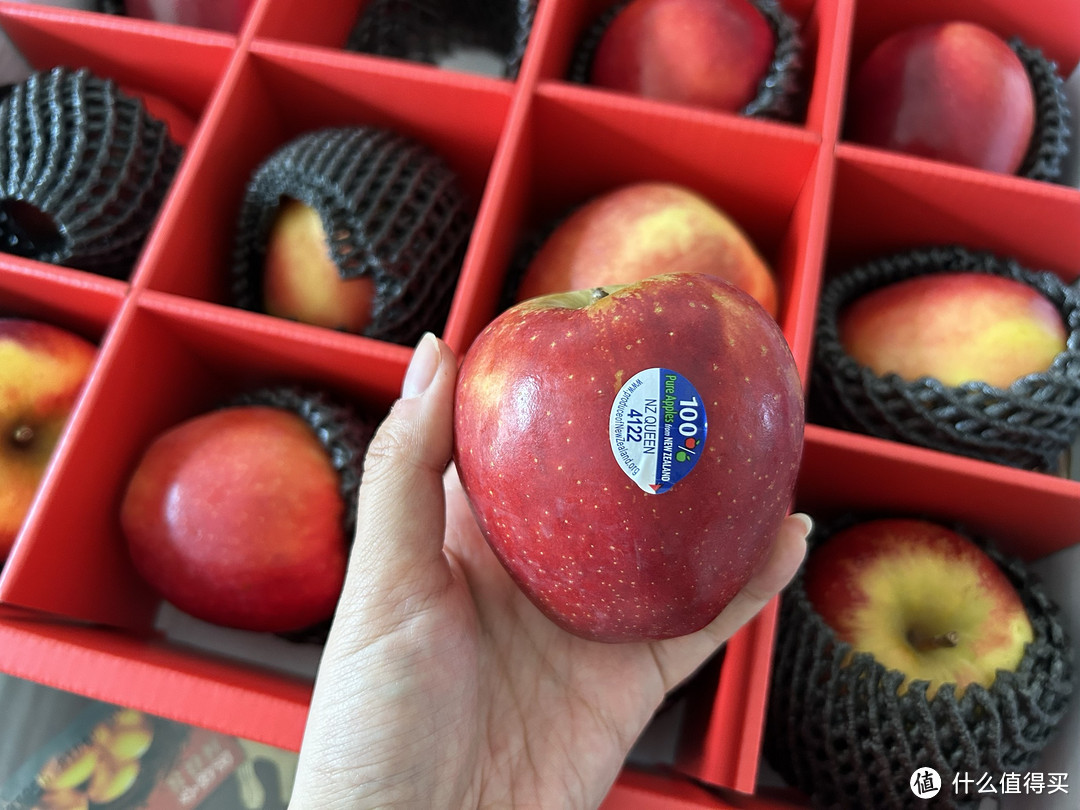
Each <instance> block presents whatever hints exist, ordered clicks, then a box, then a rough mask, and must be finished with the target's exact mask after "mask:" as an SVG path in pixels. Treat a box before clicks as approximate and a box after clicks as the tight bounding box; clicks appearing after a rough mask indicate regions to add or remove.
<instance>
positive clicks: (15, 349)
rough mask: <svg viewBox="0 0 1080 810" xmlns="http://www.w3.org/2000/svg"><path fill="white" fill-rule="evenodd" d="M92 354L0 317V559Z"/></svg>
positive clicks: (60, 333)
mask: <svg viewBox="0 0 1080 810" xmlns="http://www.w3.org/2000/svg"><path fill="white" fill-rule="evenodd" d="M96 353H97V347H96V346H95V345H94V344H93V343H91V342H90V341H88V340H86V339H85V338H82V337H80V336H78V335H76V334H74V333H73V332H69V331H67V330H66V329H61V328H60V327H57V326H53V325H51V324H48V323H44V322H42V321H36V320H26V319H21V318H0V437H2V441H0V561H2V560H3V559H4V558H6V557H7V555H8V553H9V552H10V551H11V547H12V545H13V544H14V543H15V537H16V535H17V534H18V533H19V529H20V527H21V526H22V524H23V521H24V520H25V518H26V514H27V512H28V511H29V509H30V504H31V502H32V501H33V499H34V495H35V494H36V493H37V490H38V485H39V484H40V483H41V478H42V476H43V475H44V473H45V468H46V467H47V466H48V464H49V460H50V459H51V458H52V454H53V450H54V448H55V446H56V442H57V440H58V439H59V437H60V434H61V433H62V432H63V430H64V427H65V425H66V424H67V421H68V417H69V415H70V413H71V409H72V407H73V406H74V405H75V401H76V399H77V398H78V396H79V393H80V392H81V391H82V388H83V385H84V383H85V382H86V379H87V376H88V375H89V373H90V368H91V366H92V365H93V362H94V358H95V356H96Z"/></svg>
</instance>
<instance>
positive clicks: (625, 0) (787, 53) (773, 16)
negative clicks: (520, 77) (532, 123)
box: [567, 0, 806, 121]
mask: <svg viewBox="0 0 1080 810" xmlns="http://www.w3.org/2000/svg"><path fill="white" fill-rule="evenodd" d="M630 2H631V0H619V2H617V3H615V4H614V5H612V6H611V7H609V8H607V9H606V10H605V11H604V12H602V13H601V14H599V15H598V16H597V17H596V19H594V20H593V21H592V23H591V24H590V25H589V26H588V27H586V29H585V31H584V32H583V33H582V35H581V37H580V38H579V39H578V42H577V44H576V46H575V48H574V53H573V56H572V58H571V61H570V66H569V68H568V70H567V79H569V80H570V81H572V82H577V83H578V84H588V83H589V77H590V75H591V73H592V63H593V57H594V56H595V55H596V49H597V48H598V47H599V45H600V40H601V39H602V38H603V36H604V32H605V31H606V30H607V27H608V26H609V25H611V21H612V20H614V19H615V17H616V16H618V14H619V12H621V11H622V10H623V9H624V8H626V6H628V5H629V4H630ZM751 2H752V3H753V4H754V6H755V7H757V9H758V10H759V11H760V12H761V14H762V16H763V17H765V19H766V21H767V22H768V23H769V25H770V26H771V27H772V29H773V34H774V35H775V37H776V49H775V51H774V52H773V58H772V61H771V63H770V64H769V69H768V70H767V71H766V73H765V75H764V76H763V77H762V78H761V81H760V82H759V83H758V90H757V95H756V96H755V97H754V98H753V99H752V100H751V101H750V103H749V104H747V105H746V106H745V107H744V108H743V109H742V110H741V112H742V114H743V115H749V116H756V117H759V118H773V119H777V120H782V121H791V120H795V119H796V118H798V117H799V116H801V115H802V114H803V107H804V105H805V101H806V99H805V89H806V88H804V86H803V83H802V70H803V39H802V34H801V32H800V30H799V24H798V23H797V22H796V20H795V19H794V18H793V17H792V16H791V15H789V14H788V13H787V12H786V11H784V9H783V8H782V7H781V6H780V3H779V2H777V0H751Z"/></svg>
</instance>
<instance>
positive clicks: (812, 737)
mask: <svg viewBox="0 0 1080 810" xmlns="http://www.w3.org/2000/svg"><path fill="white" fill-rule="evenodd" d="M774 663H775V668H774V672H773V681H772V686H771V694H770V709H769V721H768V727H767V730H766V735H767V736H766V752H767V755H768V757H769V760H770V762H771V763H772V764H773V765H774V766H775V767H776V768H778V769H779V770H780V771H781V773H783V774H784V776H785V778H786V779H787V780H789V782H790V783H792V784H794V785H796V786H798V787H799V788H800V789H801V790H802V791H803V792H804V793H806V794H807V795H808V796H809V797H811V800H812V802H813V803H814V804H815V805H817V804H820V805H822V806H824V805H828V806H830V807H840V808H863V807H869V806H875V807H876V806H885V805H887V804H890V803H900V802H902V801H903V800H904V797H907V796H910V795H911V794H910V791H911V788H910V782H911V779H912V774H913V773H915V772H916V771H917V770H918V769H919V768H924V767H933V768H935V769H936V770H937V771H938V773H939V775H940V778H941V780H942V785H943V786H948V785H949V784H950V783H951V782H952V780H953V776H954V775H956V774H963V773H965V772H967V773H983V772H989V773H991V774H994V779H995V781H996V780H997V779H999V778H1000V777H1001V774H1003V773H1004V772H1007V771H1012V772H1024V771H1025V770H1027V769H1028V768H1030V767H1031V765H1032V764H1033V763H1034V761H1035V758H1036V757H1037V755H1038V754H1039V752H1040V751H1041V750H1042V748H1043V746H1045V745H1046V743H1047V742H1048V741H1049V740H1050V739H1051V737H1052V735H1053V734H1054V732H1055V730H1056V729H1057V725H1058V723H1059V722H1060V721H1061V719H1062V718H1063V717H1064V714H1065V711H1066V710H1067V708H1068V706H1069V700H1070V695H1071V692H1072V682H1073V664H1072V652H1071V646H1070V641H1069V639H1068V638H1067V637H1066V634H1065V631H1064V628H1063V626H1062V625H1061V623H1060V621H1059V619H1058V617H1057V608H1056V606H1055V605H1054V603H1053V602H1052V601H1051V599H1050V598H1049V596H1048V595H1047V594H1046V593H1045V591H1044V590H1043V589H1042V588H1041V587H1040V586H1039V584H1038V582H1037V580H1036V579H1035V578H1034V576H1033V575H1032V574H1031V573H1030V572H1029V571H1028V570H1027V568H1026V566H1025V565H1024V564H1023V563H1022V562H1021V561H1019V560H1016V559H1012V558H1008V557H1005V556H1004V555H1002V554H1001V553H1000V552H999V551H997V549H996V548H995V547H994V545H993V542H992V541H991V540H989V539H988V538H984V537H978V536H975V535H973V534H971V533H970V531H968V530H966V529H965V528H963V527H954V526H950V525H948V521H947V520H942V519H939V518H928V517H925V516H912V515H906V514H899V515H894V514H890V515H883V516H865V515H845V516H843V517H841V518H840V519H838V520H837V521H836V522H834V523H832V524H831V525H827V526H824V527H820V528H819V532H818V536H817V537H815V538H813V539H812V540H811V543H810V551H809V554H808V557H807V559H806V561H805V563H804V566H803V569H802V571H801V572H800V573H799V575H797V576H796V578H795V580H794V581H793V582H792V584H791V586H790V587H789V589H788V591H787V592H786V594H785V598H784V600H783V605H782V609H781V616H780V621H779V624H778V635H777V646H776V657H775V662H774ZM808 729H813V732H812V734H807V733H806V730H808ZM960 802H961V803H962V800H960ZM943 806H948V807H956V806H959V804H958V802H957V801H955V800H954V799H953V796H952V794H947V796H946V804H944V805H943Z"/></svg>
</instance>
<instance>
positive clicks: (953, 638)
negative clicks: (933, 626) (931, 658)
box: [908, 630, 960, 652]
mask: <svg viewBox="0 0 1080 810" xmlns="http://www.w3.org/2000/svg"><path fill="white" fill-rule="evenodd" d="M908 642H909V643H910V644H911V646H912V647H914V648H915V649H916V650H918V651H919V652H929V651H930V650H940V649H944V648H947V647H955V646H957V645H958V644H959V643H960V634H959V633H958V632H956V631H955V630H950V631H948V632H947V633H938V634H937V635H932V636H931V635H927V634H925V633H919V632H917V631H915V630H911V631H909V632H908Z"/></svg>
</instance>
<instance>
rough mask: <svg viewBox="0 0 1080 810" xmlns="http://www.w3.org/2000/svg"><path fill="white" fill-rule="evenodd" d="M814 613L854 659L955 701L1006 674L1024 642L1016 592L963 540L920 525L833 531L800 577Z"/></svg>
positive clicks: (1026, 630)
mask: <svg viewBox="0 0 1080 810" xmlns="http://www.w3.org/2000/svg"><path fill="white" fill-rule="evenodd" d="M804 576H805V584H806V593H807V596H808V597H809V599H810V603H811V604H812V605H813V606H814V609H815V610H817V612H818V613H820V614H821V617H822V618H823V619H824V620H825V622H826V624H828V625H829V626H830V627H831V628H832V629H833V630H834V631H835V632H836V634H837V636H838V637H839V638H840V639H841V640H843V641H846V642H847V643H849V644H851V645H852V648H853V649H854V650H855V651H857V652H867V653H870V654H871V655H873V656H874V658H875V659H876V660H877V661H878V662H879V663H881V664H882V665H883V666H885V667H887V668H889V669H895V670H898V671H900V672H902V673H903V674H904V675H905V678H904V681H903V683H902V685H901V687H900V692H901V693H903V692H905V691H907V689H908V688H909V686H910V684H911V682H912V681H914V680H924V681H929V687H928V689H927V697H933V696H934V695H935V694H936V693H937V691H938V689H939V688H941V686H942V685H943V684H946V683H952V684H956V694H957V695H958V696H959V695H960V694H962V693H963V692H964V690H965V689H966V688H967V687H968V686H969V685H970V684H973V683H977V684H980V685H982V686H984V687H989V686H990V684H992V683H993V682H994V679H995V678H996V677H997V672H998V670H1015V669H1016V668H1017V666H1019V664H1020V660H1021V658H1022V657H1023V655H1024V650H1025V646H1026V645H1027V643H1028V642H1030V641H1031V640H1032V638H1033V632H1032V628H1031V621H1030V620H1029V618H1028V615H1027V611H1026V610H1025V608H1024V604H1023V602H1022V601H1021V600H1020V596H1019V594H1018V593H1017V592H1016V589H1015V588H1014V587H1013V585H1012V583H1011V582H1010V581H1009V579H1008V577H1006V576H1005V574H1004V573H1003V572H1002V571H1001V569H1000V568H998V566H997V565H996V564H995V563H994V561H993V560H992V559H991V558H990V557H989V556H988V555H987V554H986V553H985V552H983V551H982V549H980V548H979V547H978V546H977V545H976V544H975V543H974V542H972V541H971V540H969V539H968V538H966V537H964V536H963V535H961V534H959V533H957V532H955V531H952V530H951V529H947V528H945V527H944V526H940V525H938V524H936V523H932V522H929V521H925V520H913V519H900V518H895V519H880V520H871V521H866V522H863V523H859V524H856V525H855V526H853V527H851V528H849V529H846V530H844V531H841V532H838V533H837V534H835V535H833V536H832V537H830V538H829V539H828V540H826V541H825V543H824V544H822V545H821V546H820V547H819V548H817V549H815V550H814V551H813V552H812V553H811V554H810V556H809V558H808V559H807V563H806V569H805V572H804Z"/></svg>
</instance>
